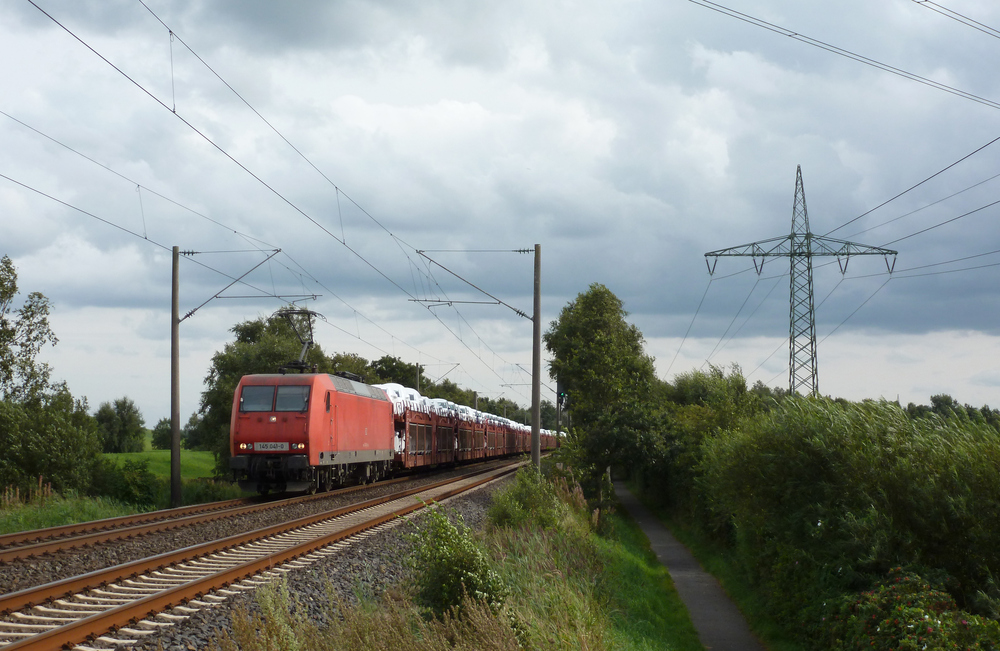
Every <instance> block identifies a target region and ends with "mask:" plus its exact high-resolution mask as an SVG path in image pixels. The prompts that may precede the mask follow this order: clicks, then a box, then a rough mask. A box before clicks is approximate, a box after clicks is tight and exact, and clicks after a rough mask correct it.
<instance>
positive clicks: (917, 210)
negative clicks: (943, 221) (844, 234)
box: [848, 174, 1000, 237]
mask: <svg viewBox="0 0 1000 651" xmlns="http://www.w3.org/2000/svg"><path fill="white" fill-rule="evenodd" d="M996 178H1000V174H994V175H993V176H991V177H989V178H986V179H983V180H982V181H979V182H978V183H973V184H972V185H970V186H969V187H967V188H964V189H962V190H959V191H958V192H953V193H952V194H949V195H948V196H947V197H943V198H941V199H938V200H937V201H932V202H930V203H928V204H925V205H923V206H921V207H919V208H917V209H916V210H911V211H910V212H908V213H904V214H902V215H900V216H899V217H894V218H892V219H890V220H888V221H884V222H882V223H881V224H875V225H874V226H869V227H868V228H866V229H864V230H861V231H858V232H856V233H852V234H851V235H848V237H856V236H858V235H861V234H862V233H867V232H868V231H873V230H875V229H876V228H881V227H883V226H887V225H889V224H891V223H893V222H897V221H899V220H900V219H903V218H904V217H910V216H911V215H915V214H917V213H918V212H921V211H923V210H927V209H928V208H931V207H933V206H936V205H938V204H939V203H944V202H945V201H947V200H948V199H954V198H955V197H957V196H958V195H960V194H964V193H966V192H968V191H969V190H973V189H975V188H978V187H979V186H981V185H983V184H985V183H989V182H990V181H992V180H993V179H996Z"/></svg>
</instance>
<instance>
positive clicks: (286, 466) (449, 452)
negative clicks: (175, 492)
mask: <svg viewBox="0 0 1000 651" xmlns="http://www.w3.org/2000/svg"><path fill="white" fill-rule="evenodd" d="M345 375H346V374H345ZM540 436H541V441H540V444H541V449H542V450H550V449H553V448H555V447H556V437H555V435H554V434H553V433H552V432H549V431H547V430H542V432H541V434H540ZM530 451H531V429H530V428H529V427H526V426H524V425H520V424H518V423H514V422H512V421H509V420H507V419H505V418H500V417H498V416H494V415H492V414H486V413H483V412H480V411H476V410H473V409H470V408H468V407H464V406H459V405H456V404H454V403H450V402H448V401H445V400H429V399H427V398H424V397H423V396H421V395H420V394H419V393H417V392H416V391H414V390H413V389H408V388H406V387H403V386H401V385H398V384H384V385H379V386H371V385H368V384H364V383H362V382H359V381H357V380H356V379H351V378H349V377H342V376H340V375H328V374H325V373H301V374H288V375H279V374H274V375H247V376H244V377H243V378H242V379H241V380H240V383H239V386H237V388H236V393H235V395H234V396H233V415H232V421H231V424H230V454H231V458H230V468H231V469H232V471H233V475H234V479H235V480H236V481H237V482H239V485H240V488H242V489H244V490H256V491H258V492H260V493H267V492H269V491H290V492H299V491H310V492H313V491H317V490H330V489H331V488H333V487H334V486H339V485H342V484H347V483H364V482H370V481H375V480H376V479H379V478H381V477H384V476H387V475H389V474H391V473H393V472H397V471H400V470H403V469H410V468H417V467H421V466H437V465H444V464H454V463H459V462H466V461H472V460H476V459H489V458H495V457H502V456H508V455H512V454H518V453H524V452H530Z"/></svg>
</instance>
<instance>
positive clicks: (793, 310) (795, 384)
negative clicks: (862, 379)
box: [705, 166, 896, 396]
mask: <svg viewBox="0 0 1000 651" xmlns="http://www.w3.org/2000/svg"><path fill="white" fill-rule="evenodd" d="M854 255H881V256H883V257H884V258H885V265H886V268H887V269H888V270H889V273H892V270H893V268H894V267H895V266H896V257H895V256H896V251H892V250H890V249H883V248H880V247H877V246H867V245H865V244H857V243H855V242H845V241H844V240H835V239H833V238H829V237H823V236H822V235H813V234H812V232H811V231H810V230H809V213H808V211H807V210H806V191H805V188H804V187H803V185H802V167H801V166H798V167H797V168H796V170H795V201H794V204H793V205H792V232H791V234H790V235H786V236H784V237H773V238H771V239H769V240H762V241H760V242H753V243H751V244H743V245H742V246H734V247H732V248H729V249H720V250H718V251H710V252H708V253H706V254H705V263H706V264H707V265H708V273H709V275H712V274H714V273H715V265H716V264H717V263H718V262H719V258H721V257H725V256H732V257H735V256H749V257H750V258H752V259H753V266H754V269H755V270H756V271H757V275H758V276H759V275H760V274H761V272H762V271H763V270H764V260H765V259H766V258H773V257H785V258H789V263H790V268H789V275H790V276H791V282H790V285H791V300H790V306H789V317H790V324H789V335H788V390H789V391H790V392H793V393H794V392H796V391H798V390H799V389H808V390H809V393H810V394H812V395H814V396H815V395H818V394H819V370H818V366H817V362H816V308H815V307H814V305H813V266H812V259H813V258H814V257H816V256H836V258H837V263H838V264H839V265H840V273H841V274H844V273H847V264H848V262H850V259H851V256H854ZM889 256H892V263H891V264H890V262H889ZM709 258H712V261H711V262H709V260H708V259H709Z"/></svg>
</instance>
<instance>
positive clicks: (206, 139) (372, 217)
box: [28, 0, 490, 368]
mask: <svg viewBox="0 0 1000 651" xmlns="http://www.w3.org/2000/svg"><path fill="white" fill-rule="evenodd" d="M28 1H29V2H30V3H31V4H32V5H33V6H34V7H35V8H36V9H38V10H39V11H40V12H41V13H42V14H43V15H45V16H46V17H47V18H49V19H50V20H51V21H52V22H53V23H55V24H56V25H58V26H59V27H60V28H61V29H63V30H64V31H65V32H66V33H68V34H69V35H70V36H72V37H73V38H74V39H76V40H77V41H78V42H80V43H81V44H82V45H83V46H84V47H86V48H87V49H88V50H90V51H91V52H92V53H93V54H95V55H96V56H98V57H99V58H100V59H101V60H102V61H104V62H105V63H107V64H108V65H109V66H111V67H112V68H113V69H114V70H115V71H116V72H118V73H119V74H120V75H121V76H123V77H124V78H125V79H127V80H128V81H129V82H130V83H132V84H133V85H134V86H136V87H137V88H138V89H139V90H141V91H142V92H143V93H144V94H146V95H147V96H148V97H150V98H151V99H153V100H154V101H155V102H156V103H157V104H159V105H160V106H161V107H163V108H165V109H166V110H168V111H170V112H171V114H172V115H174V116H175V117H177V119H179V120H180V121H181V122H182V123H183V124H184V125H185V126H187V127H188V128H190V129H191V130H192V131H194V132H195V133H196V134H197V135H198V136H199V137H201V138H202V139H204V140H205V141H206V142H208V143H209V144H210V145H211V146H212V147H213V148H215V149H216V150H217V151H219V152H220V153H222V154H223V155H224V156H225V157H226V158H227V159H229V160H230V161H232V162H233V163H234V164H236V165H237V166H238V167H240V168H241V169H242V170H244V171H245V172H246V173H247V174H249V175H250V176H251V177H252V178H254V179H255V180H256V181H257V182H258V183H260V184H261V185H262V186H264V187H265V188H266V189H268V190H269V191H270V192H272V193H273V194H274V195H275V196H277V197H278V198H279V199H281V200H282V201H283V202H285V203H286V204H287V205H289V206H290V207H291V208H293V209H294V210H295V211H296V212H298V213H300V214H301V215H302V216H304V217H305V218H306V219H308V220H309V221H310V222H312V223H313V224H314V225H316V226H317V227H319V228H320V229H321V230H322V231H323V232H325V233H326V234H327V235H328V236H330V237H331V238H333V239H334V240H335V241H337V242H339V243H340V244H341V245H342V246H344V247H345V248H346V249H347V250H348V251H350V252H351V253H352V254H353V255H355V256H356V257H357V258H358V259H359V260H361V261H362V262H363V263H364V264H366V265H367V266H369V267H370V268H371V269H372V270H373V271H375V272H376V273H377V274H378V275H380V276H382V277H383V278H384V279H385V280H387V281H388V282H389V283H390V284H392V285H393V286H395V287H396V288H397V289H399V290H400V291H401V292H403V293H404V294H406V295H408V296H410V297H411V298H415V297H413V295H412V294H410V292H408V291H407V290H406V289H405V288H404V287H402V286H401V285H399V284H398V283H397V282H396V281H395V280H393V279H392V278H390V277H389V276H388V275H387V274H386V273H385V272H383V271H382V270H381V269H379V268H378V267H377V266H376V265H374V264H373V263H372V262H371V261H370V260H368V259H367V258H366V257H364V256H362V255H361V254H360V253H359V252H357V251H356V250H355V249H354V248H352V247H351V246H349V245H348V244H347V243H346V241H345V240H344V239H342V238H338V237H337V236H336V235H334V234H333V233H332V232H331V231H329V229H327V228H326V227H324V226H323V225H322V224H320V223H319V222H318V221H316V220H315V219H314V218H313V217H312V216H310V215H309V214H308V213H306V212H305V211H304V210H303V209H301V208H299V207H298V206H297V205H296V204H295V203H294V202H292V201H291V200H290V199H288V198H287V197H285V196H284V195H283V194H282V193H280V192H279V191H278V190H277V189H276V188H274V187H273V186H271V185H270V184H268V183H267V182H266V181H264V180H263V179H262V178H261V177H260V176H259V175H257V174H256V173H255V172H253V171H252V170H250V169H249V168H248V167H247V166H246V165H244V164H243V163H241V162H240V161H239V160H237V159H236V158H235V157H234V156H233V155H232V154H230V153H229V152H228V151H226V150H225V149H224V148H223V147H222V146H221V145H219V144H218V143H216V142H215V141H213V140H212V139H211V138H210V137H208V136H207V135H206V134H205V133H204V132H203V131H201V130H200V129H198V128H197V127H195V126H194V125H193V124H192V123H191V122H190V121H188V120H186V119H185V118H184V117H183V116H182V115H180V114H179V113H178V112H177V111H176V110H175V109H174V108H172V107H169V106H167V105H166V104H165V103H164V102H162V101H161V100H160V99H159V98H157V97H156V96H155V95H154V94H153V93H151V92H150V91H149V90H147V89H146V88H145V87H144V86H142V85H141V84H140V83H138V82H137V81H136V80H135V79H133V78H132V77H131V76H130V75H128V74H127V73H125V72H124V71H123V70H122V69H121V68H119V67H118V66H116V65H115V64H114V63H112V62H111V61H110V60H109V59H107V58H106V57H105V56H103V55H102V54H101V53H100V52H98V51H97V50H96V49H95V48H94V47H92V46H91V45H89V44H88V43H87V42H86V41H84V40H83V39H82V38H81V37H79V36H78V35H77V34H75V33H74V32H73V31H72V30H70V29H69V28H68V27H66V26H65V25H63V24H62V23H61V22H60V21H58V20H57V19H56V18H55V17H54V16H52V15H51V14H50V13H48V12H46V11H45V10H44V9H42V8H41V7H40V6H39V5H38V4H36V3H35V2H34V1H33V0H28ZM143 6H144V7H145V6H146V5H143ZM146 8H147V10H149V8H148V7H146ZM149 11H150V13H152V11H151V10H149ZM154 16H155V14H154ZM157 20H159V18H158V17H157ZM160 22H161V24H163V22H162V21H160ZM164 26H165V27H166V25H165V24H164ZM167 29H168V31H169V32H172V33H173V35H174V36H175V37H176V38H177V39H178V41H179V42H181V43H182V44H184V45H185V47H187V45H186V44H185V43H183V40H182V39H180V37H179V36H177V35H176V32H173V30H170V29H169V28H167ZM188 49H189V50H190V48H188ZM192 54H194V55H195V56H196V57H198V55H197V54H196V53H194V52H193V51H192ZM198 58H199V60H201V58H200V57H198ZM205 65H206V67H209V66H207V64H205ZM209 69H210V70H211V68H210V67H209ZM212 72H213V74H216V76H217V77H218V78H219V79H220V80H221V81H222V82H223V83H224V84H225V85H226V86H227V87H229V88H230V89H231V90H233V92H234V93H236V91H235V89H232V87H231V86H230V85H229V84H228V83H227V82H225V80H224V79H222V78H221V76H220V75H218V73H215V71H214V70H212ZM236 94H237V96H239V94H238V93H236ZM239 97H240V99H241V100H242V101H244V103H246V104H247V106H249V107H250V108H251V110H253V112H254V113H256V114H257V115H258V116H260V114H259V112H257V111H256V109H253V107H252V106H250V105H249V103H248V102H246V100H245V99H243V98H242V96H239ZM260 117H261V119H262V120H264V122H265V123H267V124H268V126H269V127H271V128H272V130H274V131H275V132H276V133H278V135H279V136H280V137H281V138H282V139H283V140H285V141H286V142H287V143H288V144H289V146H291V147H292V148H293V149H295V150H296V151H297V152H298V153H299V154H300V155H302V156H303V158H304V159H306V160H307V162H309V163H310V165H313V164H312V163H311V161H308V158H306V157H305V156H304V155H303V154H302V153H301V151H299V150H298V149H297V148H295V147H294V145H292V144H291V142H289V141H288V140H287V139H286V138H285V137H284V136H283V135H281V134H280V132H278V131H277V129H275V128H274V127H273V125H271V124H270V123H269V122H267V120H265V119H264V118H263V116H260ZM313 167H315V165H313ZM317 171H318V172H319V173H320V174H322V172H321V171H320V170H318V168H317ZM323 176H324V178H327V177H326V176H325V175H323ZM327 180H328V181H329V182H330V183H331V185H333V186H334V187H335V188H338V192H339V194H343V195H344V197H345V198H347V199H348V200H349V201H351V202H352V203H353V204H354V205H355V206H356V207H357V208H358V209H359V210H361V211H362V212H363V213H364V214H366V215H367V216H368V217H369V218H370V219H372V221H374V222H375V223H376V224H378V225H379V226H380V227H381V228H382V229H383V230H384V231H385V232H386V233H388V234H389V235H390V236H391V237H392V239H393V240H394V241H395V242H396V244H397V246H400V248H401V244H405V242H404V241H403V240H402V239H401V238H398V237H397V236H396V235H395V234H393V233H392V232H391V231H389V229H387V228H386V227H385V226H384V224H382V223H381V222H379V221H378V220H377V219H375V218H374V216H372V215H371V214H370V213H368V211H366V210H365V209H364V208H363V207H361V206H360V205H359V204H357V202H355V201H354V200H353V199H352V198H351V197H350V196H349V195H347V194H346V193H344V192H343V191H342V190H340V189H339V187H338V186H336V184H333V182H332V181H330V180H329V179H328V178H327ZM407 246H410V245H409V244H407ZM411 248H413V247H411ZM401 250H402V248H401ZM414 250H415V249H414ZM404 254H405V251H404ZM406 255H407V257H409V255H408V254H406ZM436 318H437V317H436ZM438 320H439V321H440V319H438ZM448 330H449V332H451V333H452V335H453V336H456V338H459V341H460V342H461V343H462V344H463V345H464V346H465V347H466V348H467V349H468V350H469V351H470V352H472V353H473V354H475V351H472V349H471V348H470V347H469V346H468V345H467V344H466V343H465V342H464V341H463V340H461V338H460V335H457V334H456V333H454V331H453V330H451V329H450V328H448ZM480 361H482V362H483V363H484V365H485V366H487V367H488V368H490V365H489V364H486V363H485V360H483V359H482V358H480Z"/></svg>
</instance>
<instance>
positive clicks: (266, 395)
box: [240, 386, 274, 411]
mask: <svg viewBox="0 0 1000 651" xmlns="http://www.w3.org/2000/svg"><path fill="white" fill-rule="evenodd" d="M273 404H274V387H273V386H272V387H252V386H251V387H243V393H241V394H240V411H271V405H273Z"/></svg>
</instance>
